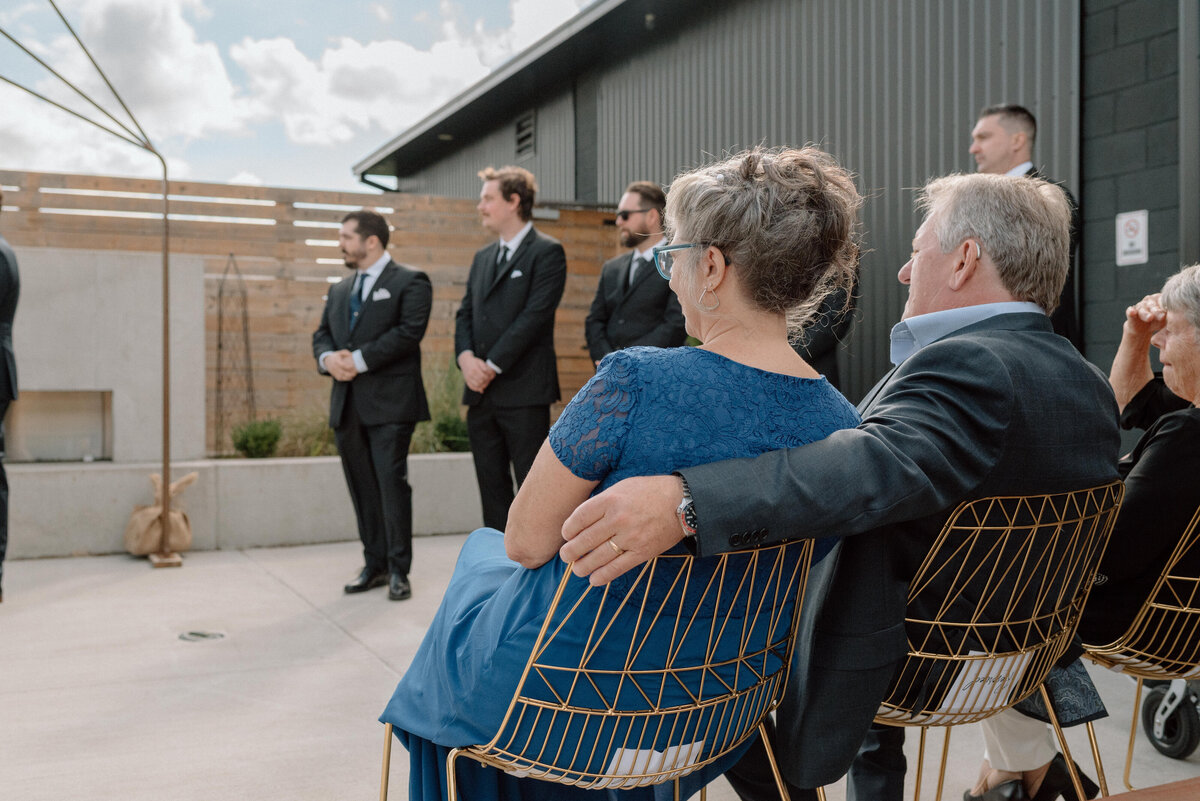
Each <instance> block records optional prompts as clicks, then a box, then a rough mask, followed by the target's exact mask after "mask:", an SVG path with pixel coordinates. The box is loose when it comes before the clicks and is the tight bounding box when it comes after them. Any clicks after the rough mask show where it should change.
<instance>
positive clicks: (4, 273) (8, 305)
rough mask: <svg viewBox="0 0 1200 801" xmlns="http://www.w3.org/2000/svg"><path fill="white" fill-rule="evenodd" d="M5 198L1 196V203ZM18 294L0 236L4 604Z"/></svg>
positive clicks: (0, 596)
mask: <svg viewBox="0 0 1200 801" xmlns="http://www.w3.org/2000/svg"><path fill="white" fill-rule="evenodd" d="M3 200H4V196H3V194H2V193H0V203H2V202H3ZM20 294H21V276H20V274H19V273H18V272H17V256H16V254H15V253H13V250H12V248H11V247H9V246H8V243H7V242H5V241H4V237H2V236H0V602H2V601H3V600H4V583H3V582H4V554H5V552H6V551H7V550H8V476H7V475H5V473H4V462H3V459H4V415H5V414H6V413H7V412H8V404H10V403H12V402H13V401H15V400H16V399H17V362H16V359H15V358H14V357H13V344H12V325H13V317H14V316H15V315H16V313H17V297H18V296H19V295H20Z"/></svg>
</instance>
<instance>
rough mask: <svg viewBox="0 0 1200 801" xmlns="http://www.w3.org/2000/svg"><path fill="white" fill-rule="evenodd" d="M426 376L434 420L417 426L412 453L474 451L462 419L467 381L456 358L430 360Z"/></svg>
mask: <svg viewBox="0 0 1200 801" xmlns="http://www.w3.org/2000/svg"><path fill="white" fill-rule="evenodd" d="M422 376H423V378H424V381H425V396H426V397H427V398H428V399H429V416H430V417H431V418H433V419H431V420H429V421H427V422H424V423H418V424H417V428H416V431H414V432H413V438H412V446H411V447H410V448H409V453H444V452H446V451H467V450H470V445H468V444H467V423H466V421H465V420H463V417H462V408H463V407H462V392H463V378H462V373H461V372H459V369H458V365H456V364H455V363H454V357H452V356H448V357H445V358H442V359H428V360H426V362H425V365H424V369H423V370H422Z"/></svg>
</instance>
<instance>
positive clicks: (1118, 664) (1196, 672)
mask: <svg viewBox="0 0 1200 801" xmlns="http://www.w3.org/2000/svg"><path fill="white" fill-rule="evenodd" d="M1197 568H1200V509H1197V510H1196V513H1195V515H1193V516H1192V520H1191V522H1190V523H1189V524H1188V526H1187V528H1186V529H1185V530H1184V532H1183V536H1182V537H1180V539H1179V542H1178V543H1177V544H1176V545H1175V550H1174V551H1172V553H1171V557H1170V558H1169V559H1168V560H1167V563H1166V565H1165V566H1164V567H1163V571H1162V574H1161V575H1160V576H1159V577H1158V581H1157V582H1155V584H1154V589H1153V591H1151V593H1150V596H1149V597H1148V598H1147V599H1146V602H1145V603H1144V604H1142V608H1141V609H1140V610H1139V611H1138V613H1137V616H1136V617H1135V618H1134V619H1133V622H1132V623H1130V624H1129V628H1128V629H1126V631H1125V633H1124V634H1123V635H1121V637H1119V638H1118V639H1117V640H1115V641H1113V642H1111V643H1109V644H1108V645H1085V646H1084V648H1085V649H1086V654H1085V656H1086V657H1087V658H1088V659H1090V660H1092V661H1093V662H1095V663H1096V664H1098V665H1102V666H1103V667H1106V668H1109V669H1111V670H1117V671H1120V672H1122V673H1125V674H1127V675H1129V676H1131V677H1133V678H1135V679H1137V689H1136V690H1135V692H1134V699H1133V722H1132V723H1131V724H1130V727H1129V749H1128V751H1126V753H1125V775H1124V779H1125V787H1126V788H1127V789H1129V790H1132V789H1133V785H1132V784H1130V783H1129V771H1130V768H1131V765H1132V762H1133V743H1134V740H1135V739H1136V738H1137V722H1138V708H1139V707H1140V706H1141V702H1142V683H1143V682H1144V681H1145V680H1146V679H1191V678H1196V677H1197V676H1200V570H1198V569H1197ZM1183 703H1185V704H1186V703H1190V701H1189V700H1188V698H1187V697H1186V695H1185V697H1184V698H1183ZM1088 733H1089V735H1091V734H1092V733H1091V731H1089V732H1088ZM1095 747H1096V743H1095V739H1094V737H1093V740H1092V748H1093V749H1094V748H1095Z"/></svg>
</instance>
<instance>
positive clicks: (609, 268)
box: [584, 181, 687, 364]
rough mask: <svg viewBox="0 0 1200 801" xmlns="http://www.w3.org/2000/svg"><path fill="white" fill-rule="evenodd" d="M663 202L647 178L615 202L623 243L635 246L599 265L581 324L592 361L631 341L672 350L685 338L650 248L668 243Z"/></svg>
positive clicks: (676, 305) (676, 308)
mask: <svg viewBox="0 0 1200 801" xmlns="http://www.w3.org/2000/svg"><path fill="white" fill-rule="evenodd" d="M666 204H667V198H666V195H664V194H663V191H662V189H660V188H659V187H658V185H657V184H654V183H651V182H650V181H634V182H633V183H631V184H630V185H629V186H628V187H626V188H625V194H624V195H622V196H621V201H620V203H618V204H617V230H618V231H619V232H620V237H621V246H622V247H627V248H633V250H632V251H630V252H629V253H624V254H622V255H620V256H617V257H616V258H615V259H611V260H609V261H607V262H605V263H604V266H603V267H602V268H601V269H600V285H599V286H598V287H597V288H596V299H595V300H593V301H592V308H591V311H589V312H588V316H587V320H586V322H585V323H584V331H585V333H586V336H587V345H588V352H589V353H591V355H592V361H593V362H595V363H596V364H599V363H600V360H601V359H603V358H604V357H605V356H607V355H608V354H610V353H612V352H613V351H614V350H621V349H622V348H629V347H632V346H634V345H653V346H656V347H660V348H674V347H678V346H679V345H682V344H683V342H684V340H685V339H686V338H687V334H685V333H684V330H683V310H682V309H680V308H679V300H678V299H677V298H676V297H675V293H674V292H672V291H671V287H670V286H669V285H668V284H667V282H666V281H663V280H662V279H661V278H659V277H658V275H657V274H656V273H657V271H656V270H655V268H654V248H655V247H656V246H658V245H665V244H667V240H666V238H665V237H664V236H663V208H664V207H665V206H666Z"/></svg>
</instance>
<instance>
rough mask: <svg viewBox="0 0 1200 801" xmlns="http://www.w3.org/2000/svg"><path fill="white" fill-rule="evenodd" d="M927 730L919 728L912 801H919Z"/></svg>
mask: <svg viewBox="0 0 1200 801" xmlns="http://www.w3.org/2000/svg"><path fill="white" fill-rule="evenodd" d="M926 731H928V729H927V728H926V727H925V726H922V727H921V736H920V738H919V745H918V746H917V776H916V781H915V782H914V784H913V801H920V798H921V774H922V773H923V772H924V770H925V732H926Z"/></svg>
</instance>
